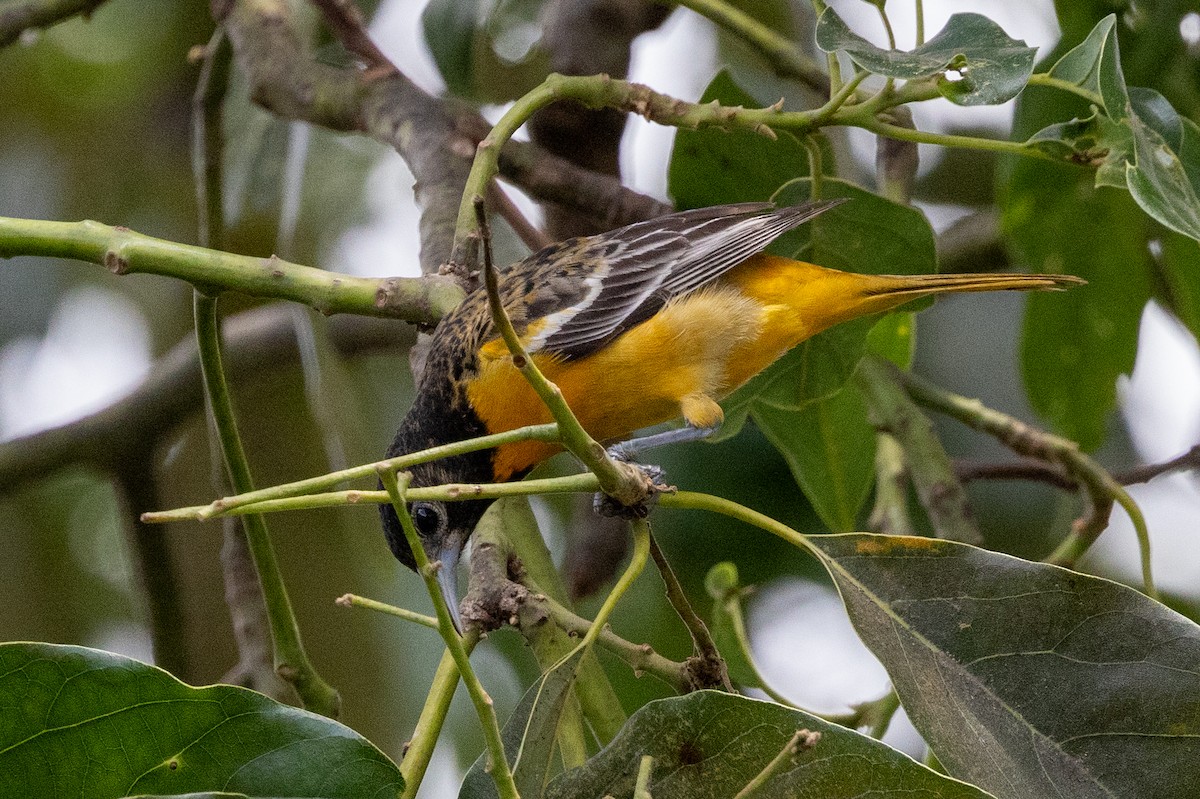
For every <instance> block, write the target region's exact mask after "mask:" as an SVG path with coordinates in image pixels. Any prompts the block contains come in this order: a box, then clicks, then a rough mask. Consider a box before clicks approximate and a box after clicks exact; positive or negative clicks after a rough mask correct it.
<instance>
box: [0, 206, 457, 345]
mask: <svg viewBox="0 0 1200 799" xmlns="http://www.w3.org/2000/svg"><path fill="white" fill-rule="evenodd" d="M18 255H41V256H47V257H51V258H70V259H72V260H76V261H86V262H88V263H93V264H99V265H101V266H104V267H105V268H107V269H108V270H109V271H110V272H112V273H113V274H117V275H124V274H131V273H142V274H151V275H163V276H166V277H174V278H178V279H180V280H184V281H187V282H188V283H191V284H192V285H193V286H195V287H197V288H199V289H201V290H202V291H205V292H210V293H211V292H213V291H216V290H221V291H226V290H228V291H238V292H241V293H243V294H249V295H250V296H253V297H265V298H270V299H279V300H291V301H293V302H298V303H302V304H304V305H307V306H309V307H311V308H314V309H316V310H318V311H320V312H321V313H324V314H336V313H353V314H361V315H363V316H384V317H393V318H398V319H405V320H407V321H410V322H418V323H422V324H434V323H436V322H437V321H438V320H439V319H441V318H442V316H444V315H445V314H446V313H447V312H449V311H450V310H451V309H452V308H454V306H455V305H457V304H458V303H459V302H460V301H461V300H462V297H463V292H462V289H461V288H459V287H458V285H457V284H456V283H455V282H454V281H453V280H451V279H449V278H446V277H438V276H430V277H423V278H403V277H392V278H382V279H376V278H362V277H353V276H350V275H342V274H339V273H337V272H327V271H325V270H323V269H315V268H313V267H310V266H301V265H299V264H293V263H289V262H287V261H284V260H283V259H281V258H276V257H275V256H271V257H270V258H256V257H253V256H248V255H234V254H232V253H227V252H221V251H219V250H210V249H206V248H204V247H194V246H191V245H188V244H179V243H177V242H173V241H166V240H165V239H157V238H154V237H152V236H146V235H143V234H141V233H135V232H134V231H132V230H129V229H128V228H122V227H110V226H108V225H102V224H100V223H99V222H91V221H84V222H45V221H41V220H35V219H13V218H11V217H0V258H12V257H15V256H18Z"/></svg>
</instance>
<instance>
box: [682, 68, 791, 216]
mask: <svg viewBox="0 0 1200 799" xmlns="http://www.w3.org/2000/svg"><path fill="white" fill-rule="evenodd" d="M714 101H715V102H718V103H720V104H721V105H724V106H746V107H757V105H758V104H757V103H756V102H755V101H754V98H752V97H751V96H750V95H748V94H747V93H746V92H744V91H743V90H742V89H741V88H740V87H739V86H738V85H737V84H735V83H734V82H733V79H732V78H731V77H730V76H729V73H728V72H725V71H722V72H719V73H718V74H717V76H716V77H715V78H713V80H712V82H711V83H710V84H709V85H708V88H707V89H705V90H704V96H703V97H702V98H701V102H703V103H711V102H714ZM778 135H779V139H778V140H777V141H772V140H771V139H768V138H767V137H765V136H760V135H758V134H757V133H750V132H749V131H742V130H733V131H722V130H716V129H712V128H709V129H705V130H687V129H686V128H680V129H679V130H678V131H677V132H676V134H675V147H674V149H673V150H672V152H671V163H670V167H669V168H668V172H667V185H668V188H669V189H670V192H671V196H672V197H673V198H675V205H676V206H677V207H679V208H701V207H704V206H708V205H720V204H722V203H736V202H762V201H764V200H769V199H771V197H772V196H773V195H774V194H775V192H776V191H777V190H778V189H779V187H780V186H781V185H782V184H783V183H785V182H786V181H788V180H791V179H792V178H796V177H802V176H805V175H807V174H808V151H807V150H805V148H804V145H802V144H801V143H800V142H799V141H798V140H797V139H796V137H795V136H793V135H791V134H790V133H787V132H786V131H781V132H780V133H779V134H778Z"/></svg>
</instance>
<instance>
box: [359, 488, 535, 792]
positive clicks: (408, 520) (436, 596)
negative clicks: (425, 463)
mask: <svg viewBox="0 0 1200 799" xmlns="http://www.w3.org/2000/svg"><path fill="white" fill-rule="evenodd" d="M379 479H380V480H381V481H382V482H383V485H384V487H385V488H386V489H387V493H388V497H389V498H390V499H391V502H392V507H393V508H395V510H396V516H397V517H399V519H400V526H401V528H402V529H403V530H404V537H405V538H406V539H407V540H408V546H409V548H410V549H411V550H412V553H413V558H414V560H415V561H416V567H417V573H418V574H419V575H421V579H422V580H423V581H424V582H425V588H426V590H427V591H428V592H429V598H430V599H431V600H432V601H433V607H434V610H436V612H437V619H438V632H440V633H441V634H442V640H443V641H445V642H446V648H447V649H449V650H450V654H451V656H452V657H453V658H454V665H455V666H456V667H457V669H458V673H459V676H461V677H462V681H463V683H464V684H465V685H466V686H467V692H468V693H469V694H470V695H471V703H472V704H474V705H475V712H476V713H477V714H478V716H479V722H480V724H481V725H482V726H483V736H484V739H485V740H486V741H487V747H488V760H489V766H490V768H489V769H488V770H489V772H490V773H491V775H492V779H493V780H494V781H495V783H496V790H497V792H498V793H499V794H500V796H501V799H519V794H518V792H517V786H516V783H514V782H513V775H512V770H511V769H509V767H508V759H507V758H506V757H505V756H504V741H503V740H501V737H500V724H499V722H498V721H497V719H496V708H495V707H494V706H493V704H492V698H491V697H490V696H488V694H487V691H485V690H484V689H483V684H482V683H480V682H479V677H477V676H476V675H475V670H474V669H473V668H471V659H470V657H468V654H467V649H466V647H465V646H464V644H463V639H462V638H460V637H459V635H458V631H457V630H455V629H454V622H453V620H452V619H451V618H450V608H449V607H447V605H446V599H445V597H443V596H442V591H441V588H439V587H438V582H437V570H438V569H440V568H441V565H442V564H441V563H436V564H432V563H430V562H429V556H428V555H426V554H425V547H424V546H423V545H422V543H421V537H420V536H419V535H418V534H417V528H416V527H415V526H414V525H413V520H412V516H410V515H409V513H408V498H407V497H406V496H405V491H406V490H407V488H408V481H409V480H411V479H412V476H411V475H409V474H407V473H406V474H405V475H404V477H403V479H404V483H403V484H401V482H400V478H398V477H397V476H396V472H395V471H393V470H392V469H380V470H379Z"/></svg>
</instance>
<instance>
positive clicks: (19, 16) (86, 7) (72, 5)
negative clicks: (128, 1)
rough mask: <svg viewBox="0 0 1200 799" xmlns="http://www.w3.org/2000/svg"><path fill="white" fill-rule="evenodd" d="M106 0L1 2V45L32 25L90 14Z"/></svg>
mask: <svg viewBox="0 0 1200 799" xmlns="http://www.w3.org/2000/svg"><path fill="white" fill-rule="evenodd" d="M104 2H105V0H13V2H8V3H3V4H0V47H7V46H8V45H10V44H12V43H13V42H15V41H17V40H18V39H20V38H21V34H23V33H25V31H27V30H32V29H33V28H49V27H50V26H52V25H57V24H58V23H60V22H64V21H66V20H68V19H70V18H71V17H74V16H77V15H83V16H84V17H89V16H91V14H92V12H93V11H95V10H96V8H98V7H99V6H100V5H102V4H103V3H104Z"/></svg>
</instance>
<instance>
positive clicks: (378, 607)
mask: <svg viewBox="0 0 1200 799" xmlns="http://www.w3.org/2000/svg"><path fill="white" fill-rule="evenodd" d="M334 602H335V603H336V604H337V605H338V606H340V607H343V608H366V609H367V610H373V611H375V612H377V613H386V614H387V615H389V616H395V617H397V618H400V619H404V620H405V621H411V622H412V623H414V624H419V625H421V626H422V627H428V628H429V629H431V630H436V629H437V628H438V621H437V619H435V618H434V617H433V616H427V615H425V614H424V613H417V612H416V611H415V610H409V609H408V608H398V607H396V606H395V605H389V604H388V603H386V602H380V601H379V600H377V599H368V598H367V597H365V596H359V595H358V594H342V595H341V596H340V597H338V598H337V599H335V600H334Z"/></svg>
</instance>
